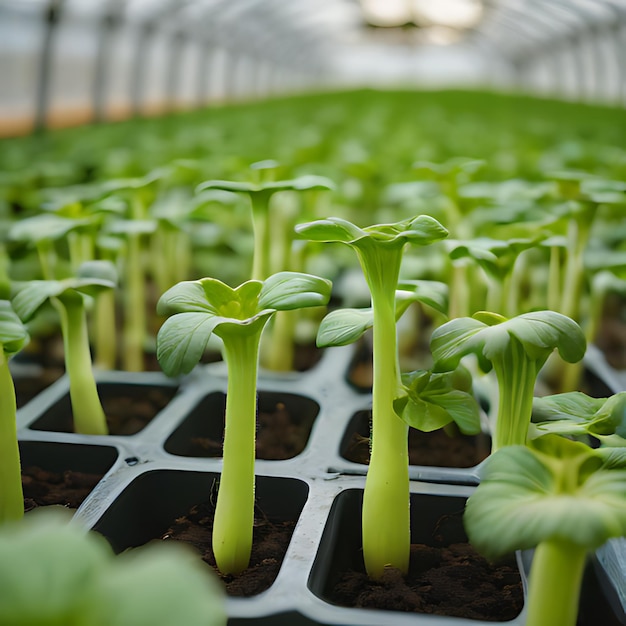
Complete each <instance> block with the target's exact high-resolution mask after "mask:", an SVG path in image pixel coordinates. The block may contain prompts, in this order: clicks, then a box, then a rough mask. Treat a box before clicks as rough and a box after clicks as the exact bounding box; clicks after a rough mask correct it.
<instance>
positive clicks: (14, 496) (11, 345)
mask: <svg viewBox="0 0 626 626" xmlns="http://www.w3.org/2000/svg"><path fill="white" fill-rule="evenodd" d="M28 340H29V337H28V331H27V330H26V327H25V326H24V325H23V324H22V321H21V320H20V318H19V317H18V316H17V314H16V313H15V311H14V310H13V308H12V307H11V303H10V302H9V301H8V300H0V525H2V524H3V523H4V522H6V521H8V520H15V519H20V518H21V517H22V516H23V515H24V495H23V492H22V478H21V471H20V452H19V448H18V444H17V431H16V425H15V418H16V403H15V387H14V386H13V378H12V377H11V371H10V370H9V357H11V356H12V355H13V354H16V353H17V352H19V351H20V350H21V349H22V348H23V347H24V346H25V345H26V344H27V343H28Z"/></svg>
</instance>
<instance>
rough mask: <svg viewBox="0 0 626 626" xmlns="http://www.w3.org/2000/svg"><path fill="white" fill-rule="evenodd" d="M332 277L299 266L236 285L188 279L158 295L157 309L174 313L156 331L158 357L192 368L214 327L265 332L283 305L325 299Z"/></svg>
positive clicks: (171, 367)
mask: <svg viewBox="0 0 626 626" xmlns="http://www.w3.org/2000/svg"><path fill="white" fill-rule="evenodd" d="M331 287H332V285H331V283H330V281H328V280H326V279H323V278H318V277H316V276H311V275H309V274H299V273H297V272H281V273H278V274H274V275H273V276H270V277H269V278H268V279H267V280H266V281H265V282H261V281H258V280H249V281H246V282H244V283H242V284H241V285H239V287H237V288H236V289H233V288H232V287H230V286H229V285H227V284H225V283H223V282H222V281H220V280H217V279H216V278H203V279H201V280H198V281H184V282H181V283H178V284H177V285H174V287H172V288H171V289H168V290H167V291H166V292H165V293H164V294H163V295H162V296H161V298H160V299H159V302H158V304H157V312H158V313H159V314H160V315H172V317H170V318H169V319H167V320H166V321H165V323H164V324H163V326H162V327H161V329H160V330H159V333H158V335H157V358H158V360H159V363H160V364H161V367H162V368H163V371H164V372H165V373H166V374H167V375H169V376H174V375H178V374H180V373H184V374H186V373H189V372H190V371H191V370H192V369H193V367H194V366H195V365H196V364H197V363H198V362H199V360H200V358H201V357H202V354H203V353H204V350H205V348H206V345H207V342H208V340H209V337H210V335H211V333H213V332H215V334H216V335H218V336H220V337H222V336H224V335H227V334H238V335H243V334H251V333H256V332H261V330H262V328H263V326H264V325H265V324H266V323H267V321H268V320H269V318H270V317H271V316H272V314H273V313H275V312H276V311H278V310H290V309H295V308H301V307H309V306H319V305H322V304H326V303H327V302H328V299H329V298H330V292H331Z"/></svg>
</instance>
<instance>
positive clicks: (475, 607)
mask: <svg viewBox="0 0 626 626" xmlns="http://www.w3.org/2000/svg"><path fill="white" fill-rule="evenodd" d="M331 600H332V601H333V602H336V603H337V604H340V605H342V606H350V607H361V608H376V609H383V610H390V611H405V612H414V613H431V614H435V615H447V616H450V617H464V618H468V619H480V620H485V621H506V620H511V619H513V618H514V617H516V616H517V615H518V614H519V613H520V611H521V610H522V606H523V603H524V598H523V593H522V583H521V581H520V577H519V572H518V569H517V567H516V565H515V562H514V561H509V562H506V563H502V564H498V565H493V564H490V563H489V562H488V561H486V560H485V559H484V558H483V557H481V556H480V555H479V554H477V553H476V551H475V550H474V549H473V548H472V547H471V546H470V545H469V544H467V543H453V544H451V545H449V546H445V547H431V546H427V545H422V544H413V545H412V546H411V560H410V565H409V573H408V575H407V576H403V575H402V574H401V573H400V571H399V570H397V569H391V568H390V569H389V570H387V571H386V572H385V573H384V574H383V576H382V578H381V579H380V580H377V581H372V580H370V579H369V578H368V576H367V574H366V573H365V572H356V571H349V572H345V573H344V574H343V576H342V577H341V579H340V581H339V582H338V583H337V584H336V585H335V587H334V592H333V595H332V597H331Z"/></svg>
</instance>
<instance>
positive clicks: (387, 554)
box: [296, 215, 448, 578]
mask: <svg viewBox="0 0 626 626" xmlns="http://www.w3.org/2000/svg"><path fill="white" fill-rule="evenodd" d="M296 231H297V232H298V233H300V235H301V236H302V237H303V238H304V239H308V240H311V241H326V242H339V243H343V244H346V245H349V246H350V247H352V248H354V250H355V252H356V254H357V257H358V259H359V262H360V264H361V268H362V270H363V274H364V276H365V280H366V282H367V285H368V287H369V290H370V294H371V299H372V310H371V312H366V313H358V312H354V311H352V312H349V313H348V314H347V315H346V314H345V313H344V314H339V313H338V314H333V317H331V318H329V319H330V321H327V322H326V325H325V326H322V328H320V332H319V334H318V345H331V343H332V345H341V343H342V339H341V337H342V335H343V343H350V341H352V340H354V339H356V338H358V337H359V336H360V335H361V334H362V332H363V331H364V330H365V329H366V328H367V327H368V326H369V325H371V323H372V321H373V365H374V379H373V386H372V433H371V455H370V464H369V468H368V472H367V480H366V484H365V493H364V498H363V556H364V559H365V567H366V570H367V573H368V575H369V576H370V577H372V578H380V576H382V574H383V572H384V570H385V567H387V566H392V567H396V568H398V569H400V570H401V571H403V572H406V571H407V570H408V566H409V551H410V542H411V540H410V514H409V475H408V468H409V459H408V444H407V434H408V430H407V428H408V427H407V425H406V424H405V423H404V422H403V421H402V420H401V419H400V418H399V417H398V416H397V415H396V413H395V412H394V407H393V403H394V400H395V398H396V397H397V396H398V395H400V393H401V390H402V383H401V380H400V367H399V364H398V350H397V336H396V288H397V285H398V277H399V274H400V265H401V262H402V254H403V250H404V248H405V246H406V245H407V244H409V243H412V244H416V245H428V244H430V243H433V242H435V241H439V240H441V239H443V238H445V237H446V236H447V234H448V233H447V231H446V229H445V228H444V227H443V226H442V225H441V224H440V223H439V222H438V221H437V220H435V219H434V218H432V217H430V216H427V215H420V216H417V217H414V218H411V219H407V220H404V221H401V222H397V223H395V224H377V225H374V226H368V227H366V228H359V227H358V226H355V225H354V224H352V223H350V222H348V221H346V220H343V219H341V218H338V217H330V218H328V219H325V220H318V221H314V222H309V223H306V224H300V225H298V226H296ZM346 318H348V319H347V321H348V322H349V323H348V324H347V325H346V324H345V322H346ZM351 325H353V328H352V329H351V330H350V326H351ZM340 326H341V327H340ZM346 331H347V336H346ZM330 339H332V341H329V340H330Z"/></svg>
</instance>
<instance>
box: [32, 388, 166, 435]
mask: <svg viewBox="0 0 626 626" xmlns="http://www.w3.org/2000/svg"><path fill="white" fill-rule="evenodd" d="M112 387H114V388H115V389H114V391H111V392H108V393H104V392H100V400H101V402H102V408H103V409H104V413H105V415H106V418H107V424H108V427H109V434H111V435H134V434H135V433H138V432H139V431H140V430H142V429H143V428H144V427H145V426H146V425H147V424H149V423H150V422H151V421H152V419H153V418H154V417H155V416H156V415H157V413H159V411H161V410H162V409H163V408H165V406H166V405H167V404H168V403H169V402H170V400H171V399H172V398H173V397H174V395H175V393H176V388H175V387H150V386H145V387H144V386H138V387H135V386H132V385H129V386H128V387H127V388H126V389H125V388H124V387H125V386H124V385H115V384H113V385H112ZM99 391H100V390H99ZM67 401H68V403H69V398H67ZM40 421H41V423H40ZM33 428H34V429H35V430H38V429H40V430H53V431H55V432H63V433H70V432H74V425H73V420H72V414H71V409H70V410H66V411H59V415H55V416H46V415H44V417H43V418H40V420H38V421H37V422H36V423H35V424H34V426H33Z"/></svg>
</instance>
